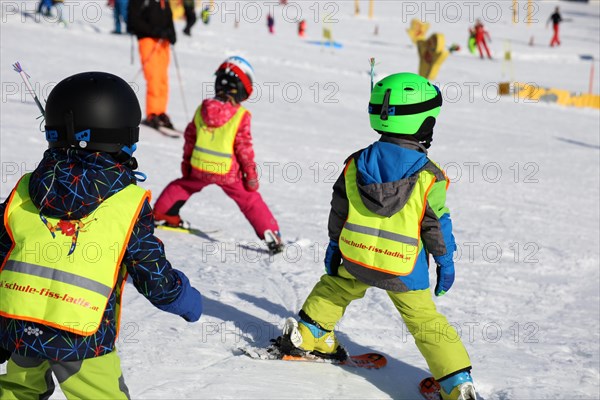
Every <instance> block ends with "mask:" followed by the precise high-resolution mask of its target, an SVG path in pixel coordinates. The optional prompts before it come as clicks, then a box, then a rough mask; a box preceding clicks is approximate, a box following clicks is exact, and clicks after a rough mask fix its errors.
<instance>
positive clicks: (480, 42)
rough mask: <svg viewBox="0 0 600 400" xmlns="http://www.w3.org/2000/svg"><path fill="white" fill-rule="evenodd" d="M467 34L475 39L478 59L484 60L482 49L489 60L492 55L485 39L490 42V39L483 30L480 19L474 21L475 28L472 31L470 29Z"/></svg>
mask: <svg viewBox="0 0 600 400" xmlns="http://www.w3.org/2000/svg"><path fill="white" fill-rule="evenodd" d="M469 33H470V34H471V35H472V36H474V37H475V44H476V45H477V49H478V50H479V57H480V58H481V59H482V60H483V59H484V57H483V50H482V49H481V48H482V47H483V48H484V49H485V52H486V54H487V56H488V58H489V59H490V60H491V59H492V55H491V54H490V49H489V48H488V45H487V42H486V40H485V39H486V38H487V40H489V41H490V42H491V41H492V39H491V38H490V34H489V33H488V31H486V30H485V27H484V26H483V23H482V22H481V20H480V19H477V21H475V27H474V28H473V29H470V30H469Z"/></svg>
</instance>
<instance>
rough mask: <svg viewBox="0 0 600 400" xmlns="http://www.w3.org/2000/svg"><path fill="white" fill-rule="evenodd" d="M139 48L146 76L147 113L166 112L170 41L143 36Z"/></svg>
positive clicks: (158, 113) (148, 114) (157, 113)
mask: <svg viewBox="0 0 600 400" xmlns="http://www.w3.org/2000/svg"><path fill="white" fill-rule="evenodd" d="M139 49H140V59H141V62H142V67H143V69H144V77H145V78H146V115H147V116H150V114H156V115H160V114H162V113H164V112H166V110H167V102H168V98H169V75H168V72H169V71H168V69H169V59H170V50H169V42H168V41H167V40H164V39H154V38H142V39H140V40H139Z"/></svg>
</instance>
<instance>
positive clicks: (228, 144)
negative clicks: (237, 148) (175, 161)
mask: <svg viewBox="0 0 600 400" xmlns="http://www.w3.org/2000/svg"><path fill="white" fill-rule="evenodd" d="M200 110H201V107H198V110H197V111H196V115H195V116H194V123H195V124H196V145H195V146H194V151H193V152H192V159H191V164H192V167H194V168H196V169H199V170H200V171H204V172H209V173H211V174H215V175H226V174H227V173H228V172H229V171H230V170H231V164H232V159H233V144H234V142H235V135H236V134H237V131H238V127H239V126H240V123H241V122H242V118H243V117H244V114H245V113H246V112H247V110H246V109H245V108H244V107H242V106H240V108H239V109H238V110H237V111H236V113H235V114H234V115H233V117H232V118H231V119H230V120H229V121H227V122H226V123H225V124H224V125H222V126H219V127H209V126H207V125H206V123H205V122H204V120H203V119H202V114H201V112H200Z"/></svg>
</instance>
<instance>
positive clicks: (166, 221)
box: [154, 210, 191, 229]
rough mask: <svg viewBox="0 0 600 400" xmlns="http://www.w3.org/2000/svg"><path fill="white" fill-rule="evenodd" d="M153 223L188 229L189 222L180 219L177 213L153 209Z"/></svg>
mask: <svg viewBox="0 0 600 400" xmlns="http://www.w3.org/2000/svg"><path fill="white" fill-rule="evenodd" d="M154 225H156V226H159V225H163V226H168V227H170V228H181V229H190V228H191V226H190V223H189V222H187V221H184V220H182V219H181V217H180V216H179V215H167V214H163V213H161V212H158V211H156V210H154Z"/></svg>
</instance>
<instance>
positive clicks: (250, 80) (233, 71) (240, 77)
mask: <svg viewBox="0 0 600 400" xmlns="http://www.w3.org/2000/svg"><path fill="white" fill-rule="evenodd" d="M215 75H216V79H215V93H216V94H217V95H219V94H220V93H222V94H226V95H229V96H231V97H233V98H234V99H235V101H236V102H238V103H241V102H242V101H244V100H246V99H247V98H248V97H250V95H251V94H252V85H253V84H254V69H253V68H252V66H251V65H250V63H249V62H248V61H246V60H245V59H243V58H242V57H239V56H233V57H229V58H228V59H226V60H225V61H223V63H221V65H220V66H219V68H217V71H216V72H215Z"/></svg>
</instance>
